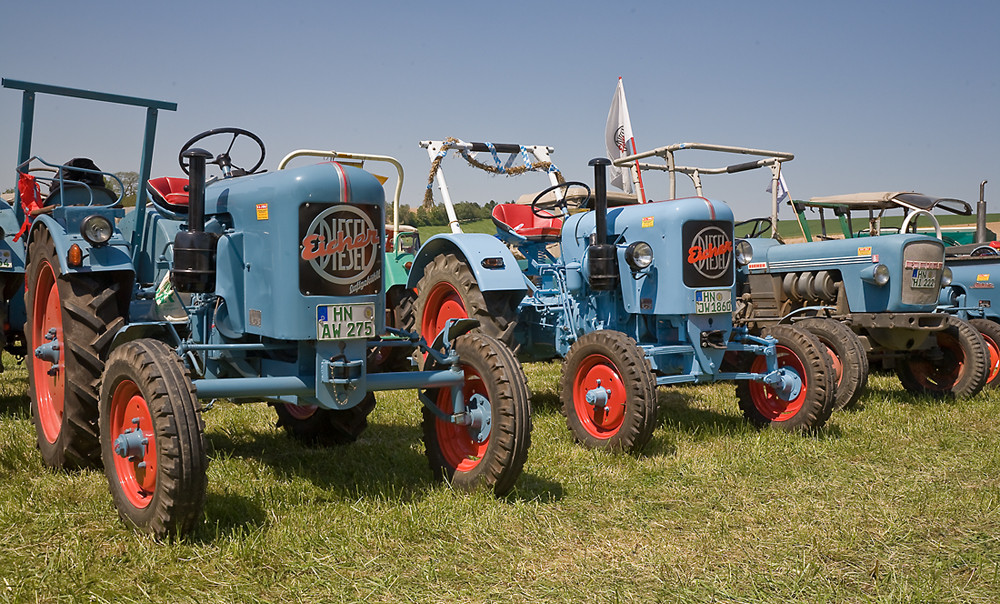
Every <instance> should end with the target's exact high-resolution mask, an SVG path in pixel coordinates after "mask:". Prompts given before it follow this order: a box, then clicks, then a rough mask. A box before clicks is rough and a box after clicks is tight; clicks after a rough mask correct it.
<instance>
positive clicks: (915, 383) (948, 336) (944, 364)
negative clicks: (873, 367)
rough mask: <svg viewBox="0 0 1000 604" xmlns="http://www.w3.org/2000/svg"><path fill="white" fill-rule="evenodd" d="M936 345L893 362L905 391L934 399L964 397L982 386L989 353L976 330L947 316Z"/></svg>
mask: <svg viewBox="0 0 1000 604" xmlns="http://www.w3.org/2000/svg"><path fill="white" fill-rule="evenodd" d="M934 335H935V337H936V338H937V347H936V348H931V349H929V350H919V351H916V352H914V353H912V354H910V355H908V356H907V357H906V358H905V359H903V360H902V361H900V362H898V363H896V375H897V376H898V377H899V381H900V383H902V384H903V388H905V389H906V391H907V392H910V393H912V394H918V395H919V394H927V395H930V396H932V397H934V398H952V397H956V398H968V397H970V396H975V395H976V394H978V393H979V391H980V390H982V389H983V387H984V386H985V385H986V380H987V377H988V374H987V367H988V365H989V362H990V353H989V350H988V349H987V346H986V343H985V342H983V338H982V337H980V335H979V333H978V332H977V331H976V330H975V329H974V328H973V327H972V326H971V325H969V323H967V322H966V321H963V320H962V319H959V318H958V317H951V316H950V317H948V327H946V328H945V329H943V330H942V331H939V332H936V333H935V334H934Z"/></svg>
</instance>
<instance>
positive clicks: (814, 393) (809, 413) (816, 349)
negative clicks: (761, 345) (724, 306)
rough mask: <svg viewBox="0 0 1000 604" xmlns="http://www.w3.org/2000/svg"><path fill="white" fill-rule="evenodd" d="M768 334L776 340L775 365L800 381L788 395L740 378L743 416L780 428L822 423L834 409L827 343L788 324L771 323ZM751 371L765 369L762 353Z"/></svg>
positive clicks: (811, 426)
mask: <svg viewBox="0 0 1000 604" xmlns="http://www.w3.org/2000/svg"><path fill="white" fill-rule="evenodd" d="M767 335H770V336H774V337H775V338H777V340H778V344H777V345H776V346H775V347H776V349H777V355H778V368H779V369H782V368H784V369H786V370H788V371H791V372H793V373H794V374H795V375H796V376H797V378H798V380H799V383H800V387H799V388H798V392H796V393H794V395H793V396H790V397H788V398H786V397H784V396H782V395H781V394H780V393H779V392H777V391H776V390H775V389H773V388H772V387H770V386H768V385H766V384H764V383H763V382H756V381H752V380H745V381H741V382H739V383H738V384H737V386H736V397H737V399H738V400H739V405H740V409H741V410H742V411H743V416H744V417H745V418H746V419H747V421H749V422H750V423H751V424H753V425H755V426H758V427H771V428H781V429H783V430H789V431H794V430H813V429H817V428H820V427H822V426H823V424H825V423H826V421H827V420H828V419H830V415H831V414H832V413H833V405H834V393H833V388H834V384H833V380H832V376H831V375H830V372H831V371H832V369H831V368H830V366H829V357H828V355H827V353H826V347H825V346H823V345H822V344H821V343H820V342H819V340H817V339H816V337H815V336H813V335H811V334H809V333H807V332H805V331H802V330H799V329H796V328H794V327H791V326H788V325H775V326H773V327H770V328H769V329H768V331H767ZM749 369H750V371H752V372H754V373H767V361H766V359H765V358H764V357H763V356H757V357H754V358H753V360H752V361H751V362H750V368H749Z"/></svg>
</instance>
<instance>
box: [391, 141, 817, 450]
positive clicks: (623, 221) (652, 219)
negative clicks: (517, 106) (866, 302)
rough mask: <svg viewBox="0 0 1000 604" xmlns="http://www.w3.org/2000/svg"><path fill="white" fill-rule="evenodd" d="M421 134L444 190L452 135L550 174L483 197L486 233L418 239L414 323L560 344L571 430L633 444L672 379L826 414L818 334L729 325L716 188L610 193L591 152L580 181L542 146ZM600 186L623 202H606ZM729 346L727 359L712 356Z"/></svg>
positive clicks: (765, 421) (778, 411)
mask: <svg viewBox="0 0 1000 604" xmlns="http://www.w3.org/2000/svg"><path fill="white" fill-rule="evenodd" d="M421 144H422V145H423V146H424V147H425V148H427V150H428V154H429V156H430V158H431V159H432V176H431V178H430V179H429V182H433V181H434V180H435V179H436V181H437V183H438V185H439V187H440V188H441V191H442V195H443V196H444V197H445V200H446V205H450V194H449V193H448V191H447V187H446V186H445V182H444V177H443V170H442V168H441V160H442V159H443V158H444V157H445V156H446V155H447V154H448V152H450V151H454V152H455V154H456V155H460V156H462V157H463V158H464V159H466V161H468V162H469V163H471V164H472V165H474V166H477V167H480V168H482V167H484V166H485V167H486V168H488V169H489V171H491V172H495V173H503V174H508V175H509V174H517V173H522V172H532V171H536V172H543V173H546V174H548V176H549V179H550V183H552V185H551V186H550V187H548V188H547V189H545V190H544V191H542V192H540V193H539V194H538V195H534V196H529V197H528V198H527V199H528V200H529V202H525V203H506V204H499V205H497V206H495V207H494V209H493V220H494V223H495V224H496V226H497V234H496V236H493V235H488V234H477V233H462V232H460V229H459V228H458V225H457V221H456V223H455V224H454V225H453V230H454V231H456V232H453V233H449V234H444V235H437V236H434V237H432V238H430V239H429V240H428V241H427V242H426V243H425V244H424V246H423V247H422V248H421V249H420V251H419V252H418V254H417V258H416V259H415V260H414V262H413V267H412V269H411V271H410V277H409V282H408V286H410V287H412V288H414V289H415V290H416V297H415V299H414V300H413V301H412V306H411V307H410V308H411V311H410V313H409V316H411V317H412V319H411V321H412V323H413V324H415V325H416V326H417V328H418V330H421V331H422V332H425V333H436V332H437V331H438V330H440V329H441V327H442V326H443V325H444V324H446V323H447V321H449V320H453V319H455V318H460V317H474V318H477V319H479V320H480V323H481V329H482V330H483V331H484V332H485V333H488V334H491V335H494V336H496V337H497V338H499V339H501V340H503V341H505V342H507V343H509V344H510V346H511V347H512V348H514V349H515V351H516V352H517V353H518V355H519V356H520V358H522V359H525V360H532V361H535V360H548V359H553V358H561V359H563V371H562V378H561V385H560V388H561V401H562V410H563V412H564V414H565V415H566V418H567V424H568V426H569V429H570V430H571V431H572V433H573V435H574V437H575V438H576V440H577V441H579V442H580V443H582V444H583V445H585V446H588V447H594V448H608V449H618V450H627V451H636V450H639V449H641V448H642V447H643V446H644V445H645V444H646V443H647V442H648V440H649V438H650V437H651V435H652V432H653V429H654V427H655V424H656V421H655V420H656V415H657V397H656V389H657V387H658V386H665V385H670V384H684V383H700V382H714V381H720V380H727V381H728V380H734V381H737V382H738V386H737V396H738V400H739V405H740V408H741V409H742V411H743V413H744V415H745V417H746V418H747V419H748V420H749V421H750V422H752V423H753V424H755V425H757V426H775V427H780V428H785V429H789V430H805V429H814V428H818V427H820V426H822V425H823V424H824V422H826V421H827V419H828V418H829V416H830V413H831V410H832V404H833V398H832V378H831V373H830V370H829V368H828V366H827V363H826V356H825V354H824V352H823V350H822V348H821V346H820V345H819V343H818V341H816V339H815V338H813V337H812V336H810V335H809V334H807V333H805V332H802V331H800V330H798V329H795V328H793V327H790V326H780V327H777V328H776V329H774V330H772V332H771V334H770V335H771V336H773V337H754V336H751V335H750V334H748V333H747V330H746V329H743V328H739V327H734V326H733V323H732V302H733V285H734V282H733V281H734V266H735V259H734V255H733V215H732V212H731V210H730V209H729V207H728V206H727V205H726V204H724V203H722V202H719V201H712V200H708V199H703V198H691V199H681V200H676V201H671V202H657V203H649V204H638V203H636V200H635V199H634V198H631V199H628V198H627V196H624V197H623V196H622V195H620V194H616V195H611V196H609V195H608V193H607V191H606V185H605V182H606V181H605V178H606V175H605V170H606V166H607V165H608V164H609V162H608V160H605V159H595V160H593V161H592V162H591V165H592V166H593V168H594V179H595V180H594V182H595V188H594V193H595V194H594V195H591V189H590V187H589V185H587V184H585V183H582V182H566V181H563V180H562V177H561V173H560V172H559V171H558V170H557V169H555V167H554V165H553V164H552V162H551V158H550V153H551V151H552V149H551V147H544V146H522V145H516V144H490V143H467V142H463V141H460V140H457V139H448V140H444V141H424V142H423V143H421ZM476 154H483V155H485V156H486V159H485V161H483V160H481V159H478V158H477V157H476ZM491 156H492V161H491V160H490V157H491ZM501 156H503V157H501ZM479 157H482V155H480V156H479ZM505 158H506V159H505ZM609 199H610V200H611V203H625V204H626V205H619V206H617V207H611V208H609V207H608V204H609ZM571 206H575V210H579V211H575V210H574V211H571V209H570V207H571ZM556 208H558V209H559V213H552V210H555V209H556ZM727 361H732V363H734V364H735V365H734V366H735V367H738V368H734V369H732V370H729V371H727V370H724V365H725V364H726V362H727Z"/></svg>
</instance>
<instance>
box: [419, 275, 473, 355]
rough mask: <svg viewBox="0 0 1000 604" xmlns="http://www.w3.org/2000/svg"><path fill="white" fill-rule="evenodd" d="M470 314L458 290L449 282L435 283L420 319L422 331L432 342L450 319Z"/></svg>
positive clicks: (463, 317)
mask: <svg viewBox="0 0 1000 604" xmlns="http://www.w3.org/2000/svg"><path fill="white" fill-rule="evenodd" d="M468 316H469V312H468V311H467V310H465V302H463V301H462V296H460V295H459V293H458V290H456V289H455V288H454V287H452V286H451V284H449V283H445V282H441V283H435V284H434V287H433V288H432V289H431V292H430V293H429V294H428V295H427V305H426V306H425V307H424V314H423V317H421V319H420V330H421V331H420V333H421V335H423V336H424V337H425V338H427V341H428V342H430V341H431V340H432V339H433V338H434V337H435V336H436V335H437V334H439V333H441V330H442V329H444V324H445V323H447V322H448V319H465V318H468Z"/></svg>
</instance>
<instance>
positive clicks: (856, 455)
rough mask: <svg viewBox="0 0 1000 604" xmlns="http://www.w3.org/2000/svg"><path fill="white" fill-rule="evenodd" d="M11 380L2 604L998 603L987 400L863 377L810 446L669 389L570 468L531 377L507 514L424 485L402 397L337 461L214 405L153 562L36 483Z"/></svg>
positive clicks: (45, 480) (549, 381) (703, 391)
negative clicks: (201, 463)
mask: <svg viewBox="0 0 1000 604" xmlns="http://www.w3.org/2000/svg"><path fill="white" fill-rule="evenodd" d="M5 361H6V365H7V367H8V371H7V373H5V374H3V376H2V378H3V379H2V383H0V477H2V480H0V485H2V489H0V601H12V602H21V601H31V602H33V601H42V602H49V601H96V602H149V601H157V602H187V601H192V602H195V601H196V602H216V601H224V602H228V601H232V602H246V601H267V602H278V601H287V602H293V601H294V602H340V601H375V602H400V601H412V602H446V601H471V602H496V601H512V602H518V601H537V600H542V601H556V602H562V601H567V602H595V601H596V602H619V601H620V602H650V601H668V602H669V601H679V602H731V603H737V602H976V603H979V602H981V603H988V602H997V601H1000V478H998V477H1000V448H998V444H1000V443H998V441H1000V439H998V429H997V418H998V416H1000V393H997V392H990V393H986V394H984V395H980V396H979V397H978V398H976V399H974V400H971V401H964V402H934V401H931V400H927V399H919V398H914V397H912V396H909V395H907V394H905V393H904V392H903V391H902V390H901V388H900V387H899V386H898V382H897V381H896V380H895V378H894V377H892V376H875V377H874V378H873V380H872V386H871V389H870V391H869V392H868V393H867V395H865V396H864V397H863V398H862V400H861V408H860V409H858V410H856V411H853V412H846V413H839V414H836V415H834V417H833V418H832V420H831V422H830V424H829V425H828V427H827V428H826V429H825V430H824V431H823V432H822V433H821V434H819V435H817V436H810V437H803V436H795V435H789V434H784V433H780V432H776V431H765V432H758V431H755V430H753V429H751V428H750V427H748V426H747V425H746V424H745V423H744V422H743V421H742V419H741V418H740V416H739V412H738V410H737V407H736V403H735V401H734V400H733V387H732V386H731V385H726V384H719V385H711V386H696V387H684V388H675V389H671V390H666V389H661V391H660V395H659V397H660V398H659V400H660V406H661V420H660V427H659V428H658V429H657V431H656V432H655V434H654V437H653V440H652V442H651V444H650V445H649V447H647V449H646V450H645V451H644V452H643V453H642V454H641V455H637V456H622V455H610V454H605V453H601V452H593V451H588V450H584V449H582V448H580V447H578V446H576V445H575V444H574V443H573V442H572V440H571V438H570V436H569V433H568V432H567V430H566V429H565V425H564V421H563V419H562V417H561V415H560V414H559V411H558V391H557V386H556V384H557V382H558V375H559V366H558V364H554V363H549V364H544V363H539V364H530V365H527V366H526V367H525V369H526V372H527V373H528V375H529V380H530V383H531V387H532V389H533V391H534V398H533V404H534V412H535V413H534V432H533V435H532V449H531V452H530V457H529V460H528V463H527V465H526V467H525V472H524V475H523V476H522V477H521V479H520V480H519V482H518V485H517V488H516V489H515V491H514V492H513V493H512V494H511V495H510V496H509V497H507V498H505V499H502V500H496V499H494V498H492V497H490V496H488V495H485V494H476V495H464V494H458V493H454V492H452V491H450V490H449V488H448V487H447V486H446V485H442V484H436V483H434V482H433V480H432V478H431V474H430V471H429V470H428V468H427V464H426V461H425V458H424V456H423V446H422V444H421V443H420V434H419V415H420V414H419V409H418V407H417V402H416V397H415V395H414V393H412V392H403V393H395V394H384V395H382V396H381V397H380V399H379V406H378V407H377V408H376V410H375V412H374V413H373V414H372V416H371V418H370V426H369V429H368V430H367V431H366V432H365V433H364V434H363V435H362V437H361V439H360V440H359V441H358V442H357V443H355V444H353V445H349V446H346V447H341V448H336V449H310V448H304V447H302V446H299V445H297V444H296V443H294V442H292V441H291V440H289V439H288V438H287V437H286V436H285V435H284V434H283V433H281V432H280V431H277V430H276V429H275V428H274V427H273V419H274V417H273V412H272V411H271V410H270V409H269V408H268V407H266V406H265V405H263V404H253V405H244V406H235V405H232V404H229V403H217V404H216V406H215V407H214V408H213V409H212V410H211V411H208V412H206V414H205V419H206V424H207V435H206V437H207V442H208V446H209V451H210V459H211V465H210V467H209V495H208V502H207V506H206V509H205V513H204V517H203V520H202V523H201V525H200V527H199V528H198V529H197V530H196V532H195V533H194V534H193V535H192V536H190V537H188V538H186V539H184V540H182V541H180V542H175V543H156V542H154V541H152V540H150V539H148V538H146V537H144V536H141V535H137V534H135V533H133V532H132V531H130V530H129V529H127V528H125V527H124V526H123V525H122V524H121V523H120V522H119V520H118V518H117V514H116V512H115V511H114V510H113V509H112V508H111V499H110V496H109V495H108V492H107V485H106V483H105V479H104V476H103V474H101V473H100V472H97V471H87V472H82V473H71V474H65V473H58V472H53V471H50V470H47V469H45V468H44V467H43V466H42V463H41V459H40V457H39V455H38V453H37V451H36V450H35V444H34V440H35V436H34V430H33V427H32V424H31V419H30V416H29V407H28V402H27V400H26V398H25V397H24V394H23V393H24V392H25V387H26V384H25V380H26V378H25V373H24V371H23V369H22V368H21V367H20V366H18V365H17V364H16V363H14V361H12V360H11V359H10V358H7V359H5Z"/></svg>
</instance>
